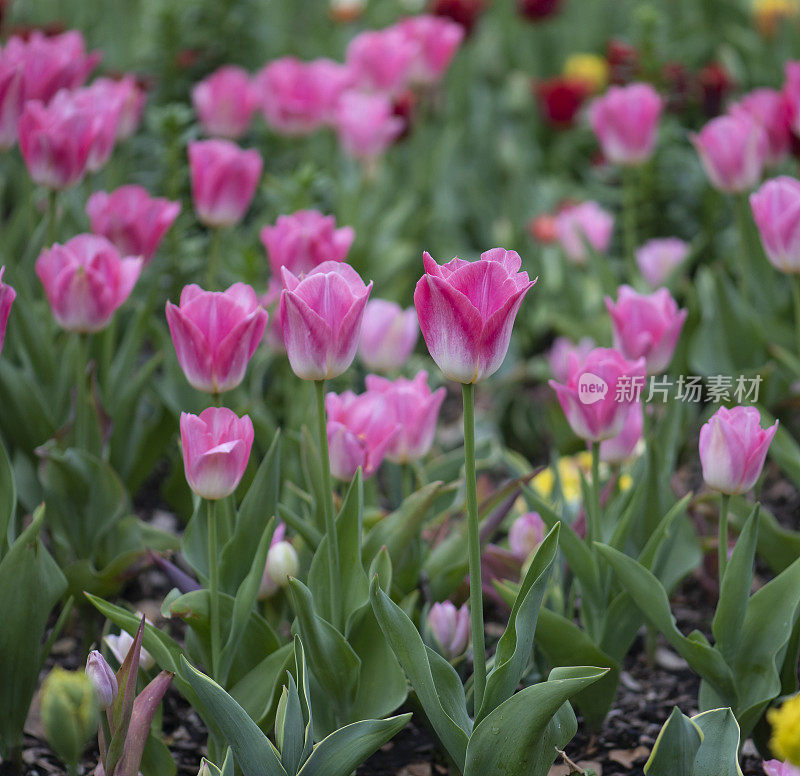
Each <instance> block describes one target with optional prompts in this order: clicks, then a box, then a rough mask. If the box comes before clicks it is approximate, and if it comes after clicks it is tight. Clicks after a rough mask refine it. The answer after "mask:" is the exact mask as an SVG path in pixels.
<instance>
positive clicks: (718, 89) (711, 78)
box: [697, 62, 736, 117]
mask: <svg viewBox="0 0 800 776" xmlns="http://www.w3.org/2000/svg"><path fill="white" fill-rule="evenodd" d="M697 85H698V87H699V90H700V104H701V106H702V108H703V112H704V113H705V114H706V116H709V117H711V116H718V115H719V114H720V113H722V106H723V104H724V103H725V98H726V97H727V96H728V95H729V94H730V92H731V90H732V89H733V87H734V86H735V85H736V82H735V81H734V80H733V76H732V75H731V74H730V73H729V72H728V70H727V69H726V68H725V66H724V65H721V64H720V63H719V62H711V63H710V64H708V65H706V66H705V67H704V68H703V69H702V70H701V71H700V72H699V73H698V74H697Z"/></svg>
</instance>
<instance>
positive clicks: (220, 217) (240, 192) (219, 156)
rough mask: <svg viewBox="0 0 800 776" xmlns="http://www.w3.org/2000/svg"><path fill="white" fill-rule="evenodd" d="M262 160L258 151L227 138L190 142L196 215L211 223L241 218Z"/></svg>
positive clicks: (212, 224) (233, 221) (248, 203)
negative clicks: (241, 146) (244, 147)
mask: <svg viewBox="0 0 800 776" xmlns="http://www.w3.org/2000/svg"><path fill="white" fill-rule="evenodd" d="M263 164H264V163H263V161H262V159H261V154H259V153H258V151H256V150H255V149H250V150H248V151H245V150H243V149H241V148H239V146H237V145H236V144H235V143H231V142H230V141H228V140H199V141H195V142H193V143H189V167H190V171H191V176H192V198H193V200H194V209H195V212H196V213H197V217H198V218H199V219H200V220H201V221H202V222H203V223H204V224H206V226H212V227H221V226H232V225H233V224H236V223H238V222H239V221H241V220H242V218H244V215H245V213H246V212H247V209H248V208H249V207H250V203H251V202H252V201H253V196H254V195H255V193H256V187H257V186H258V181H259V178H261V170H262V168H263Z"/></svg>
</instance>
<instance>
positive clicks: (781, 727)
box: [767, 694, 800, 766]
mask: <svg viewBox="0 0 800 776" xmlns="http://www.w3.org/2000/svg"><path fill="white" fill-rule="evenodd" d="M767 720H768V721H769V724H770V725H772V738H771V739H770V742H769V745H770V747H771V748H772V751H773V752H774V753H775V756H776V757H777V758H778V759H779V760H784V761H786V760H788V761H789V762H790V763H791V764H792V765H797V766H800V694H798V695H795V696H794V697H793V698H789V700H787V701H785V702H784V704H783V705H782V706H781V707H780V708H778V709H770V710H769V711H768V712H767Z"/></svg>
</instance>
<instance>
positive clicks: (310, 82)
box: [256, 57, 352, 135]
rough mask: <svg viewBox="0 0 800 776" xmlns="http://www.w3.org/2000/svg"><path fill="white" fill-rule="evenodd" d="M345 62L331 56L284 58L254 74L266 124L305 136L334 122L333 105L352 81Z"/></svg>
mask: <svg viewBox="0 0 800 776" xmlns="http://www.w3.org/2000/svg"><path fill="white" fill-rule="evenodd" d="M351 82H352V73H351V72H350V69H349V68H348V67H347V66H346V65H342V64H340V63H339V62H334V61H333V60H330V59H315V60H313V61H311V62H302V61H301V60H299V59H295V58H294V57H283V58H282V59H276V60H275V61H273V62H270V63H269V64H268V65H266V67H264V68H263V69H262V70H261V72H260V73H259V74H258V75H257V76H256V89H257V92H258V96H259V99H260V104H261V110H262V112H263V114H264V118H265V119H266V121H267V123H268V124H269V125H270V126H271V127H272V128H273V129H274V130H275V131H276V132H281V133H283V134H286V135H305V134H308V133H309V132H312V131H314V130H315V129H319V128H320V127H323V126H325V125H327V124H330V123H332V122H333V119H334V113H335V109H336V104H337V103H338V101H339V97H340V96H341V94H342V92H343V91H344V90H345V89H346V88H347V87H348V86H349V85H350V84H351Z"/></svg>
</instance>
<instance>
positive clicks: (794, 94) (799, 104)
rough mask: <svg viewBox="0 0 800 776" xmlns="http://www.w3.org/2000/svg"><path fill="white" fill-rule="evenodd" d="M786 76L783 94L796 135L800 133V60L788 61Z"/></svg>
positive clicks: (785, 66) (785, 69)
mask: <svg viewBox="0 0 800 776" xmlns="http://www.w3.org/2000/svg"><path fill="white" fill-rule="evenodd" d="M783 67H784V74H785V76H786V78H785V80H784V84H783V96H784V98H785V100H786V104H787V106H788V108H789V124H790V126H791V128H792V132H794V134H795V135H800V61H797V62H787V63H786V64H785V65H784V66H783Z"/></svg>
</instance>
